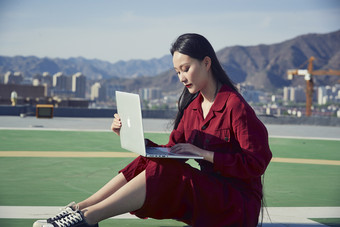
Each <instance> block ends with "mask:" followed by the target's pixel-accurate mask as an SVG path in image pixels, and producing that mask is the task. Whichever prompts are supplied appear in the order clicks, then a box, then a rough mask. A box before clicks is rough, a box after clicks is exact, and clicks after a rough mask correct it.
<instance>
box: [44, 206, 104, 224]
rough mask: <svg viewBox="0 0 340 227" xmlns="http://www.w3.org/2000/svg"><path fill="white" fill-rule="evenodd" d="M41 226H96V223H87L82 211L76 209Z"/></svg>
mask: <svg viewBox="0 0 340 227" xmlns="http://www.w3.org/2000/svg"><path fill="white" fill-rule="evenodd" d="M43 227H98V224H95V225H89V224H87V222H86V221H85V218H84V215H83V213H82V212H81V211H80V210H77V211H73V212H72V213H70V214H69V215H67V216H65V217H63V218H61V219H59V220H56V221H54V222H52V223H46V224H44V225H43Z"/></svg>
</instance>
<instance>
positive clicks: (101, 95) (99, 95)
mask: <svg viewBox="0 0 340 227" xmlns="http://www.w3.org/2000/svg"><path fill="white" fill-rule="evenodd" d="M91 100H96V101H105V100H106V90H105V87H104V86H102V85H101V84H100V83H99V82H96V83H94V84H93V85H92V86H91Z"/></svg>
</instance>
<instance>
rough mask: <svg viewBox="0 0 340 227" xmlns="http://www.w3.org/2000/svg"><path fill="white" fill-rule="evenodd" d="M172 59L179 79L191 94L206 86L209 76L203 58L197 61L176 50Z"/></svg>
mask: <svg viewBox="0 0 340 227" xmlns="http://www.w3.org/2000/svg"><path fill="white" fill-rule="evenodd" d="M172 61H173V64H174V68H175V70H176V72H177V75H178V78H179V81H180V82H182V83H183V84H184V86H186V87H187V88H188V90H189V92H190V93H191V94H194V93H197V92H199V91H201V90H202V89H204V88H205V87H206V86H207V83H208V78H209V77H208V67H207V64H206V61H205V60H203V61H199V60H197V59H195V58H191V57H189V56H188V55H185V54H181V53H179V52H178V51H176V52H175V53H174V55H173V58H172ZM209 66H210V65H209Z"/></svg>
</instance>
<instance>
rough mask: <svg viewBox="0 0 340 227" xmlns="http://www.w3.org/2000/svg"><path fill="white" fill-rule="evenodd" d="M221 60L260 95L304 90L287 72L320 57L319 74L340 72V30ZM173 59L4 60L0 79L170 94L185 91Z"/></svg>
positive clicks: (230, 52) (223, 55)
mask: <svg viewBox="0 0 340 227" xmlns="http://www.w3.org/2000/svg"><path fill="white" fill-rule="evenodd" d="M217 56H218V58H219V60H220V62H221V64H222V66H223V68H224V69H225V70H226V72H227V74H228V75H229V76H230V78H231V79H232V80H233V81H234V82H236V83H246V84H251V85H253V86H254V87H255V88H257V89H264V90H268V89H271V90H273V89H277V88H281V87H283V86H287V85H297V84H302V85H304V83H305V82H304V80H303V78H296V79H294V80H293V81H289V80H287V76H286V71H287V69H293V68H299V67H300V68H303V69H305V68H307V60H308V59H309V58H310V57H311V56H314V57H315V59H316V60H315V61H314V69H337V70H340V30H339V31H336V32H331V33H327V34H306V35H302V36H298V37H296V38H293V39H290V40H287V41H284V42H281V43H277V44H272V45H257V46H231V47H226V48H224V49H221V50H219V51H218V52H217ZM172 67H173V66H172V60H171V56H170V55H166V56H164V57H162V58H158V59H156V58H154V59H151V60H130V61H119V62H116V63H110V62H106V61H101V60H96V59H95V60H88V59H85V58H81V57H78V58H69V59H59V58H56V59H51V58H37V57H33V56H31V57H22V56H17V57H5V56H0V74H2V75H3V74H5V73H6V72H7V71H12V72H15V71H20V72H22V73H23V74H24V75H25V76H33V75H34V74H37V73H38V74H42V73H43V72H49V73H50V74H51V75H53V74H54V73H56V72H63V73H65V74H66V75H72V74H74V73H76V72H82V73H83V74H84V75H86V76H87V77H88V78H89V79H90V80H102V81H103V80H105V83H107V84H110V83H111V84H121V85H124V86H125V87H126V88H127V89H128V90H131V91H132V90H138V89H139V88H142V87H158V88H161V89H163V90H164V91H173V90H177V89H180V88H181V87H182V85H181V84H180V83H179V82H178V78H177V75H176V74H175V72H174V70H173V69H172ZM337 80H339V78H338V77H336V76H325V77H317V78H316V84H322V85H324V84H334V83H335V82H336V81H337Z"/></svg>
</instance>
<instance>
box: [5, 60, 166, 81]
mask: <svg viewBox="0 0 340 227" xmlns="http://www.w3.org/2000/svg"><path fill="white" fill-rule="evenodd" d="M171 67H172V61H171V56H170V55H166V56H164V57H162V58H159V59H156V58H154V59H151V60H130V61H119V62H116V63H110V62H107V61H101V60H97V59H94V60H89V59H85V58H82V57H78V58H69V59H60V58H55V59H51V58H37V57H34V56H29V57H23V56H16V57H5V56H0V74H5V73H6V72H7V71H12V72H16V71H19V72H22V73H23V74H24V75H25V76H28V77H31V76H33V75H35V74H42V73H43V72H49V73H50V74H51V75H53V74H55V73H57V72H63V73H64V74H66V75H73V74H75V73H77V72H82V73H83V74H84V75H86V76H87V77H88V78H90V79H94V80H95V79H108V78H112V77H122V78H131V77H138V76H155V75H157V74H159V73H161V72H164V71H165V70H168V69H169V68H171Z"/></svg>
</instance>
